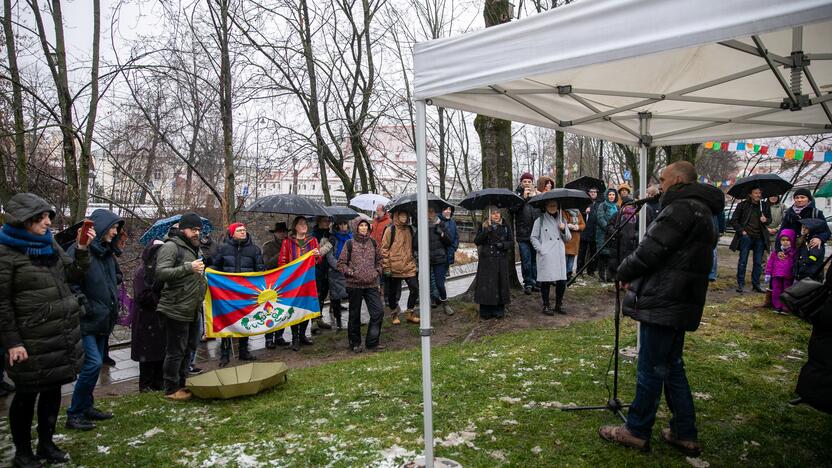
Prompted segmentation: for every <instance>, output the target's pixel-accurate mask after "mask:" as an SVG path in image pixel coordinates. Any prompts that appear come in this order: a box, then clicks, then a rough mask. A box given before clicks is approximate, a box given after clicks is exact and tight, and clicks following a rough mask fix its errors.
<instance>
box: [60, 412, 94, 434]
mask: <svg viewBox="0 0 832 468" xmlns="http://www.w3.org/2000/svg"><path fill="white" fill-rule="evenodd" d="M66 428H67V429H77V430H79V431H91V430H93V429H95V423H93V422H92V421H90V420H89V419H87V418H85V417H83V416H70V417H67V418H66Z"/></svg>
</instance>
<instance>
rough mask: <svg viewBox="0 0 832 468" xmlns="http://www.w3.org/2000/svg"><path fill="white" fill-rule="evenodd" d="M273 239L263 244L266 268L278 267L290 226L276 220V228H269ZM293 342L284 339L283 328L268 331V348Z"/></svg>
mask: <svg viewBox="0 0 832 468" xmlns="http://www.w3.org/2000/svg"><path fill="white" fill-rule="evenodd" d="M268 231H269V232H270V233H271V234H272V239H271V240H269V241H268V242H266V243H265V244H263V263H264V264H265V265H266V270H274V269H275V268H277V260H278V257H280V247H282V246H283V239H286V237H287V236H288V235H289V227H288V226H286V223H281V222H276V223H274V228H272V229H269V230H268ZM290 344H291V343H289V342H288V341H286V340H284V339H283V330H280V331H278V332H271V333H266V348H267V349H275V348H277V347H278V346H289V345H290Z"/></svg>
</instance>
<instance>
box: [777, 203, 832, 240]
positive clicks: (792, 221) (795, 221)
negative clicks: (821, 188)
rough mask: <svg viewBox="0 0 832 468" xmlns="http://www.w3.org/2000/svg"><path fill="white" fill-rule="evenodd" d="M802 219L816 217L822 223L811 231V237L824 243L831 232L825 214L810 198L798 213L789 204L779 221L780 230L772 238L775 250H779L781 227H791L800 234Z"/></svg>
mask: <svg viewBox="0 0 832 468" xmlns="http://www.w3.org/2000/svg"><path fill="white" fill-rule="evenodd" d="M804 219H818V220H820V221H822V224H821V225H819V227H818V228H817V229H816V230H813V231H812V233H811V238H815V237H817V238H818V239H820V241H821V242H822V243H824V244H825V243H826V242H827V241H828V240H829V238H830V235H832V233H830V232H829V225H827V224H826V216H824V215H823V211H821V210H819V209H817V207H816V206H815V201H814V200H812V201H810V202H809V204H808V205H806V207H805V208H803V209H802V210H800V214H797V212H795V211H794V206H790V207H789V209H788V210H786V213H784V214H783V221H782V222H781V223H780V231H778V232H777V237H775V238H774V245H775V249H776V251H778V252H779V251H780V232H782V231H783V229H791V230H793V231H794V232H796V233H797V235H800V228H801V224H800V221H802V220H804Z"/></svg>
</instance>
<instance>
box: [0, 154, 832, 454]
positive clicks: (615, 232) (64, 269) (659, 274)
mask: <svg viewBox="0 0 832 468" xmlns="http://www.w3.org/2000/svg"><path fill="white" fill-rule="evenodd" d="M695 180H696V174H695V170H694V169H693V166H691V165H689V164H683V163H676V164H674V165H671V166H668V168H666V169H665V170H664V171H663V173H662V178H661V187H662V193H663V196H662V198H661V201H660V202H658V201H654V202H651V203H647V204H645V207H644V210H643V211H642V212H641V213H638V212H637V210H636V208H635V207H634V206H633V205H632V204H630V203H627V202H628V200H630V199H631V198H630V193H631V191H630V187H629V186H628V185H626V184H622V185H620V186H619V187H615V188H609V189H608V190H606V192H605V193H604V195H603V196H602V197H601V198H600V199H599V197H598V196H599V193H598V189H597V188H591V189H589V190H587V194H588V196H589V198H590V199H591V200H592V203H591V204H590V205H589V206H588V207H587V208H586V209H582V210H577V209H572V208H567V209H564V207H561V206H560V205H559V203H558V201H557V200H554V199H552V200H548V201H546V202H545V204H543V205H539V206H540V208H537V207H535V206H534V205H532V204H531V203H530V200H531V198H532V197H534V196H535V195H537V194H538V193H544V192H546V191H549V190H551V189H552V188H553V187H554V183H553V182H552V180H551V179H549V178H548V177H541V178H540V179H539V180H538V181H537V183H536V184H535V181H534V177H533V176H532V175H531V174H528V173H526V174H523V175H522V177H521V178H520V184H519V186H518V188H517V193H518V195H520V196H521V197H522V198H523V200H524V203H523V204H522V205H520V206H519V207H518V208H516V209H514V210H513V213H512V215H513V218H514V226H513V227H514V229H512V226H510V224H509V222H508V221H507V213H506V212H504V210H502V209H500V208H498V207H496V206H492V207H490V208H489V209H488V212H487V215H486V216H485V219H484V221H483V222H482V224H481V225H480V226H479V227H478V230H477V233H476V236H475V238H474V243H475V244H476V246H477V248H478V259H479V262H478V266H477V273H476V280H475V287H474V291H473V297H474V301H475V302H476V303H477V304H479V313H480V317H481V319H484V320H488V319H500V318H503V317H505V314H506V305H507V304H509V302H510V296H511V295H510V278H511V275H512V274H514V271H513V265H510V264H509V262H508V261H507V257H508V255H509V253H510V252H513V251H514V248H515V243H516V244H517V246H518V248H519V249H518V250H519V252H520V259H521V270H522V279H523V289H524V293H525V294H527V295H530V294H532V293H533V292H539V293H540V298H541V302H542V313H543V314H546V315H554V314H556V313H559V314H565V313H566V310H565V308H564V305H563V299H564V294H565V289H566V282H567V281H568V280H569V279H570V278H572V276H573V275H574V274H575V272H576V271H577V269H581V268H585V272H586V273H587V274H588V275H594V274H596V272H597V275H598V278H599V280H600V281H602V282H609V281H613V280H616V281H619V282H620V284H621V285H622V286H623V287H624V289H625V290H626V291H627V295H626V297H625V300H624V313H625V314H627V315H630V316H632V317H633V318H635V319H636V320H638V321H640V322H641V323H642V327H641V329H640V330H641V331H640V333H641V340H642V347H641V351H640V356H639V368H638V381H639V384H638V386H637V393H636V399H635V401H634V403H633V405H632V407H631V409H630V411H629V416H628V419H627V423H626V424H625V425H624V426H620V427H606V428H602V429H601V435H602V437H604V438H606V439H609V440H612V441H615V442H618V443H622V444H624V445H628V446H632V447H636V448H644V446H645V445H644V444H645V440H648V439H649V435H650V430H651V427H652V424H653V420H654V417H655V409H656V405H655V404H654V403H655V402H656V401H658V398H659V396H660V392H661V388H662V385H665V386H666V387H667V388H666V391H669V392H670V393H668V398H669V399H672V400H673V402H674V405H673V407H672V408H671V410H672V412H673V413H674V419H673V420H672V422H671V428H670V429H668V430H665V431H664V432H663V434H662V435H663V437H664V438H665V440H667V441H668V442H670V443H671V444H674V445H676V446H677V447H680V448H682V449H683V450H686V451H687V452H688V453H691V454H695V453H698V450H699V446H698V442H696V440H697V439H696V437H697V435H696V428H695V421H694V414H693V404H692V401H691V400H690V390H689V388H688V385H687V380H686V377H685V375H684V368H683V367H682V365H681V362H682V361H681V353H682V344H683V342H684V334H685V332H687V331H693V330H695V329H696V328H697V326H698V324H699V317H700V316H701V313H702V307H703V306H704V303H705V294H706V292H707V285H708V281H707V280H710V281H713V280H714V279H715V278H716V266H715V264H716V248H715V247H716V239H717V238H718V236H719V234H720V233H721V232H724V225H725V222H724V216H723V215H722V213H723V210H722V207H723V205H724V199H723V198H722V192H721V191H719V190H717V189H714V188H713V187H710V188H707V187H709V186H705V185H702V184H697V183H695ZM711 189H713V190H711ZM658 190H659V189H658V187H651V188H650V190H649V191H648V195H650V194H651V193H652V194H655V193H658ZM793 199H794V204H793V205H792V206H791V207H789V208H788V209H786V208H784V207H783V206H782V204H781V202H780V199H779V197H772V198H770V199H768V200H762V197H761V191H760V190H759V189H755V190H752V191H751V193H750V194H749V196H748V198H747V199H746V200H743V201H742V202H741V203H739V205H738V206H737V208H736V210H735V211H734V213H733V216H732V217H731V220H730V224H731V225H732V226H733V227H734V230H735V237H734V239H733V242H732V243H731V248H732V249H734V250H738V251H739V253H740V256H739V257H740V258H739V263H738V270H737V290H738V291H739V292H743V291H744V285H745V269H746V265H747V261H748V257H749V254H750V253H752V252H753V254H754V255H753V257H752V261H753V268H752V278H751V284H752V289H753V290H754V291H763V285H762V284H761V283H760V276H761V275H762V274H763V273H764V274H765V276H764V281H765V283H766V287H767V289H770V291H771V305H772V307H773V308H774V309H775V310H778V311H782V310H783V309H784V306H783V304H782V303H781V301H780V293H781V292H782V291H783V290H785V289H786V288H788V287H789V285H791V284H792V282H794V281H796V280H799V279H802V278H814V279H817V280H821V281H822V280H823V279H824V278H823V276H824V271H823V260H824V257H825V247H824V246H825V244H826V241H827V240H829V237H830V231H829V229H828V227H827V225H826V222H825V217H824V215H823V212H822V211H820V210H819V209H817V208H816V207H815V205H814V201H813V200H812V197H811V194H810V193H809V192H808V191H806V190H803V189H798V190H797V191H795V192H794V195H793ZM656 200H658V198H657V199H656ZM659 203H660V204H659ZM453 214H454V213H453V209H452V208H447V209H445V210H443V211H441V212H437V211H436V210H435V209H434V207H431V208H430V209H429V210H428V219H426V220H424V222H421V223H420V222H417V220H413V219H412V218H411V214H410V213H409V212H408V211H405V210H402V209H394V210H393V212H390V213H388V212H387V209H386V208H385V206H384V205H379V206H378V207H377V208H376V213H375V216H374V218H373V219H372V221H368V220H365V219H361V218H357V219H356V220H354V221H352V222H350V221H348V220H345V219H337V218H336V219H335V222H334V223H333V219H331V218H329V217H318V218H317V219H314V220H311V219H307V218H306V217H304V216H297V217H295V218H294V219H293V220H292V222H291V225H287V223H284V222H277V223H275V224H274V226H273V227H272V228H271V229H269V230H268V231H269V233H270V235H271V238H269V239H268V241H267V242H265V243H264V244H263V245H262V248H261V247H260V246H258V244H257V243H256V242H255V240H254V236H253V235H252V233H251V232H249V230H248V228H247V226H246V225H245V224H243V223H233V224H231V225H230V226H228V227H227V230H226V234H225V235H223V236H222V239H221V240H219V241H216V242H215V241H214V240H213V239H212V238H211V237H210V236H205V235H203V232H202V230H203V220H202V218H201V217H200V216H199V214H197V213H194V212H188V213H185V214H183V215H182V216H181V217H180V219H179V221H178V223H176V224H174V225H172V226H171V227H170V229H169V231H168V232H167V234H166V235H165V236H164V237H163V238H160V239H156V240H153V241H152V242H150V243H149V244H148V245H147V246H146V247H145V249H144V251H143V252H142V255H141V260H142V264H141V266H139V267H138V268H137V269H136V270H135V271H134V272H133V276H132V278H133V281H132V282H133V304H134V307H135V309H134V311H133V313H132V314H131V316H132V321H131V324H130V325H131V329H132V342H131V357H132V359H133V360H135V361H137V362H139V390H140V391H142V392H147V391H163V392H164V394H165V397H166V398H168V399H170V400H173V401H182V400H188V399H190V398H191V396H192V395H191V393H190V391H189V390H188V389H187V388H186V386H185V379H186V377H187V376H188V375H190V374H192V373H195V372H199V369H195V368H194V364H195V356H196V350H197V346H198V343H199V341H200V339H203V340H205V339H206V337H205V329H204V328H205V327H204V323H203V321H204V318H203V299H204V297H205V290H206V280H205V277H204V272H205V269H206V268H208V267H210V268H213V269H214V270H217V271H222V272H231V273H244V272H259V271H267V270H271V269H274V268H278V267H280V266H283V265H286V264H288V263H290V262H292V261H294V260H296V259H298V258H300V257H301V256H303V255H305V254H307V253H311V254H312V255H313V256H314V257H315V261H316V268H315V276H316V285H317V295H318V299H319V301H320V303H321V304H323V303H324V301H325V300H327V299H328V300H329V314H330V317H329V318H328V319H327V318H325V317H323V315H322V316H321V317H318V318H316V319H314V320H312V321H304V322H301V323H298V324H294V325H292V326H291V327H290V329H289V330H288V332H289V333H290V336H291V338H290V340H286V339H284V335H285V333H286V330H280V331H277V332H273V333H268V334H266V336H265V342H266V347H267V348H269V349H274V348H278V347H289V348H291V349H292V350H294V351H298V350H300V348H301V347H302V346H310V345H313V339H312V337H311V336H310V335H315V334H319V333H321V332H322V331H323V330H330V329H333V328H334V329H336V330H342V329H343V328H344V320H343V317H342V315H343V312H344V301H346V303H347V304H346V311H347V319H346V329H347V341H348V344H349V348H350V350H351V351H352V352H355V353H360V352H363V351H365V350H368V351H379V350H383V349H385V345H384V344H382V340H381V332H382V322H383V319H384V317H385V316H388V317H389V319H390V323H391V324H392V325H394V326H396V325H401V323H402V319H403V320H404V321H405V322H407V323H409V324H411V325H416V324H419V323H420V317H419V315H420V314H419V311H418V309H417V305H418V296H419V294H418V292H419V287H420V285H419V282H418V277H417V261H416V258H417V247H418V246H417V242H416V235H417V232H418V229H427V230H428V232H427V234H428V236H427V237H428V249H429V252H428V257H429V264H430V274H429V278H430V284H429V285H422V287H428V288H430V298H431V304H430V305H429V306H430V307H432V308H436V309H438V310H441V311H443V312H444V313H445V314H447V315H452V314H453V313H454V311H453V309H452V308H451V307H450V305H449V304H448V295H447V289H446V285H445V281H446V277H447V276H448V271H449V267H450V265H451V264H452V263H453V262H454V257H455V252H456V250H457V248H458V243H459V235H458V232H457V227H456V223H455V222H454V220H453ZM639 216H646V217H647V223H648V225H651V224H653V223H656V224H657V225H656V226H654V227H655V229H650V230H649V231H648V235H647V237H646V238H645V240H644V241H643V242H641V243H639V242H638V232H637V231H638V229H637V225H638V217H639ZM4 217H5V219H4V220H5V224H4V225H3V228H2V230H0V339H1V340H2V345H3V347H4V349H5V350H6V359H5V362H4V364H5V365H4V367H5V370H6V372H7V373H8V376H9V377H10V378H11V380H12V381H13V382H14V385H13V386H12V385H10V384H7V385H6V386H4V387H2V390H4V391H6V392H12V391H14V392H15V396H14V398H13V400H12V404H11V406H10V409H9V424H10V426H11V432H12V437H13V441H14V444H15V448H16V455H15V459H14V463H15V466H40V460H45V461H47V462H49V463H60V462H64V461H67V459H68V457H67V454H66V453H65V452H64V451H62V450H61V449H59V448H58V447H57V446H56V445H55V444H54V442H53V437H52V436H53V435H54V433H55V428H56V423H57V418H58V413H59V411H60V400H61V393H60V392H61V386H62V385H64V384H67V383H71V382H73V381H74V382H75V387H74V390H73V395H72V400H71V403H70V406H69V408H68V409H67V418H66V427H67V428H69V429H77V430H92V429H94V428H95V427H96V421H101V420H106V419H110V418H113V417H114V415H113V414H111V413H108V412H105V411H101V410H99V409H98V408H96V407H95V399H94V396H93V395H94V390H95V386H96V383H97V382H98V379H99V376H100V372H101V367H102V365H103V364H104V360H105V357H106V353H107V341H108V337H109V335H110V334H111V333H112V331H113V328H114V326H115V324H116V321H117V319H118V317H119V307H120V306H119V286H120V284H121V283H122V282H123V273H122V271H121V269H120V267H119V262H118V257H119V256H120V255H121V253H122V248H123V243H124V238H125V235H124V224H125V222H124V220H123V219H122V218H120V217H119V216H118V215H116V214H115V213H113V212H111V211H108V210H104V209H99V210H96V211H94V212H93V213H92V214H91V216H90V218H89V220H88V222H89V224H90V228H89V229H83V228H82V229H79V230H78V233H77V236H76V239H75V241H74V242H73V243H71V245H70V246H69V247H68V248H67V249H66V251H64V249H62V248H61V246H59V245H58V243H57V242H56V241H55V239H54V238H53V235H52V230H51V224H52V220H53V218H54V217H55V211H54V209H53V208H52V207H51V206H50V205H49V204H48V203H47V202H46V201H44V200H43V199H41V198H40V197H38V196H36V195H34V194H31V193H22V194H18V195H15V196H14V197H12V199H11V200H10V201H9V202H8V203H7V205H6V207H5V213H4ZM701 219H710V220H712V221H709V222H707V223H705V224H704V225H703V224H701V223H698V224H697V221H698V220H701ZM312 221H314V226H313V224H312ZM671 250H672V252H671ZM765 251H769V252H770V255H769V257H768V260H767V262H766V264H765V270H764V271H763V265H762V260H763V252H765ZM596 254H597V255H596ZM670 257H672V263H668V261H669V258H670ZM680 265H682V267H680ZM700 277H701V279H702V281H699V279H700ZM403 284H406V285H407V287H408V289H409V295H408V297H407V300H406V304H405V308H404V311H403V310H402V304H401V298H402V286H403ZM552 289H554V295H555V297H554V305H552V302H551V290H552ZM636 302H637V303H638V307H635V303H636ZM363 307H366V309H367V310H368V312H369V323H368V325H367V329H366V332H365V335H364V337H362V331H361V311H362V308H363ZM310 322H311V323H310ZM310 325H312V330H309V328H310ZM820 333H821V335H822V334H823V333H826V332H820ZM824 336H825V335H824ZM821 338H822V337H821ZM813 339H814V335H813ZM235 342H236V345H237V349H238V350H239V351H238V353H236V356H237V358H238V359H239V360H241V361H251V360H256V357H255V356H254V355H253V354H252V353H251V351H250V350H249V344H248V338H247V337H243V338H235V339H231V338H223V339H222V341H221V343H220V347H219V349H220V360H219V365H220V366H221V367H224V366H227V365H228V364H229V363H230V361H231V358H232V355H233V354H234V353H233V349H234V344H235ZM810 361H811V356H810ZM662 363H665V364H666V365H667V366H669V367H668V369H669V370H670V371H669V374H667V375H658V374H656V372H657V371H656V369H658V367H657V366H661V365H662ZM810 364H811V363H810ZM815 365H816V366H817V365H818V363H817V362H815ZM807 366H809V364H807ZM821 367H823V365H822V363H821ZM807 372H809V373H811V372H813V371H812V370H811V369H810V371H807ZM824 375H825V374H824ZM809 378H812V376H811V375H810V377H809ZM814 378H817V376H815V377H814ZM821 378H826V377H824V376H822V377H821ZM668 379H670V380H668ZM805 387H806V384H805V383H804V388H805ZM668 389H670V390H668ZM804 393H805V394H806V395H811V394H812V391H806V392H804ZM815 393H816V392H815ZM36 407H37V415H38V426H37V433H38V440H37V448H36V450H35V451H33V450H32V435H31V426H32V421H33V418H34V414H35V408H36Z"/></svg>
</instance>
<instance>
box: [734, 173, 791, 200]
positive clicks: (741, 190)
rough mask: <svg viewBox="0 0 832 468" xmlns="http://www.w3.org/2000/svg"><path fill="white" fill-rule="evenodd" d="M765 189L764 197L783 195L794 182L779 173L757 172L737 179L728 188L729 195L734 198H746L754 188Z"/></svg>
mask: <svg viewBox="0 0 832 468" xmlns="http://www.w3.org/2000/svg"><path fill="white" fill-rule="evenodd" d="M756 188H758V189H760V190H762V191H763V198H768V197H773V196H775V195H783V194H784V193H786V192H788V191H789V190H790V189H791V188H792V184H790V183H789V182H787V181H786V180H785V179H783V178H782V177H780V176H779V175H777V174H757V175H753V176H748V177H743V178H742V179H739V180H737V183H735V184H734V186H733V187H731V188H730V189H729V190H728V195H731V196H732V197H734V198H746V197H748V194H750V193H751V191H752V190H754V189H756Z"/></svg>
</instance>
